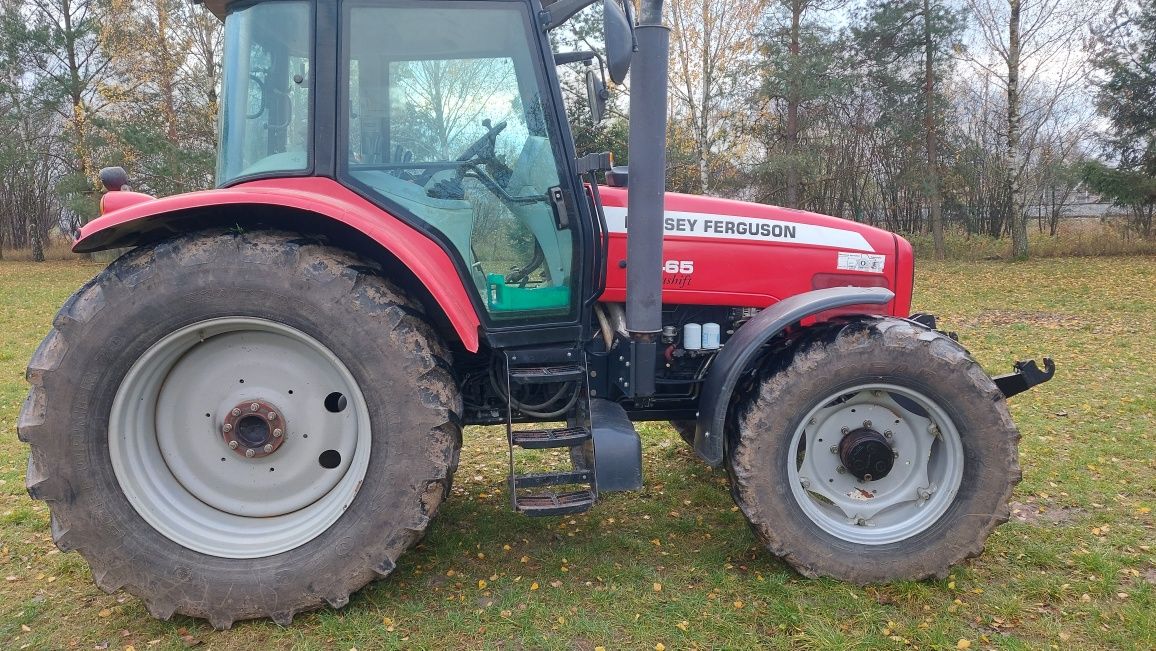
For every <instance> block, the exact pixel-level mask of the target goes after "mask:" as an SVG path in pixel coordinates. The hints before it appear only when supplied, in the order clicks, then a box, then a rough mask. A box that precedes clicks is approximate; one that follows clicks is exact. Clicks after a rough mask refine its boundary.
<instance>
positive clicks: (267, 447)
mask: <svg viewBox="0 0 1156 651" xmlns="http://www.w3.org/2000/svg"><path fill="white" fill-rule="evenodd" d="M261 449H262V450H264V451H265V454H269V453H270V452H272V451H273V444H272V443H266V444H265V447H263V448H261Z"/></svg>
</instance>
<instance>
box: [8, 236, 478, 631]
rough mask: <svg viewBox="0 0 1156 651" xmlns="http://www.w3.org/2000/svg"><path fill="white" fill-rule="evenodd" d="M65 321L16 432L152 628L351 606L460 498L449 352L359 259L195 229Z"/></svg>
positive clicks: (75, 534)
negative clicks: (452, 489)
mask: <svg viewBox="0 0 1156 651" xmlns="http://www.w3.org/2000/svg"><path fill="white" fill-rule="evenodd" d="M53 326H54V327H53V330H52V331H51V332H50V333H49V334H48V336H47V337H46V338H45V340H44V341H43V342H42V343H41V345H40V347H39V348H38V349H37V351H36V353H35V355H34V356H33V358H32V361H31V362H30V363H29V367H28V379H29V381H30V383H31V384H32V387H31V391H30V393H29V396H28V398H27V400H26V401H25V404H24V407H23V409H22V411H21V414H20V420H19V426H18V431H19V435H20V438H21V440H24V441H26V442H28V443H30V444H31V448H32V450H31V456H30V458H29V462H28V475H27V486H28V491H29V493H30V494H31V495H32V496H33V497H34V498H37V499H42V500H45V501H46V502H48V504H49V506H50V509H51V525H52V536H53V539H54V540H55V542H56V544H57V546H58V547H60V548H61V549H62V550H65V551H68V550H73V549H75V550H76V551H78V552H80V554H81V555H82V556H84V558H85V559H86V560H87V561H88V563H89V565H90V566H91V568H92V573H93V577H94V578H95V580H96V583H97V585H99V586H100V587H101V588H102V589H104V590H106V591H109V592H112V591H115V590H117V589H119V588H122V587H123V588H124V589H125V590H126V591H128V592H130V593H132V594H134V595H136V596H138V597H140V598H141V599H143V600H144V601H145V603H146V605H147V607H148V609H149V612H150V613H152V615H153V616H155V617H158V618H160V619H168V618H169V617H170V616H171V615H173V614H174V613H181V614H184V615H189V616H193V617H201V618H205V619H207V620H209V622H210V623H211V624H212V625H213V626H214V627H215V628H218V629H221V628H228V627H229V626H231V625H232V623H233V622H234V621H236V620H240V619H250V618H257V617H271V618H272V619H274V620H275V621H276V622H278V623H280V624H288V623H290V622H291V621H292V618H293V616H294V614H296V613H298V612H302V611H305V610H310V609H314V608H317V607H320V606H322V605H324V604H329V605H330V606H332V607H334V608H340V607H342V606H344V605H345V604H346V603H347V602H348V600H349V595H350V593H351V592H353V591H355V590H358V589H359V588H361V587H362V586H364V585H365V584H366V583H368V582H369V581H370V580H372V579H374V578H376V577H382V576H386V575H388V574H389V573H390V572H391V571H392V570H393V568H394V563H395V561H396V560H397V558H398V556H399V555H400V554H401V553H402V552H403V551H405V549H407V548H408V547H410V546H411V545H412V544H414V543H415V542H416V541H417V540H418V539H419V538H420V537H421V536H422V535H423V532H424V531H425V529H426V527H427V525H428V524H429V522H430V519H431V518H433V517H434V516H435V514H436V513H437V510H438V507H439V505H440V504H441V502H442V500H443V499H444V497H445V496H446V494H447V493H448V491H449V482H450V479H451V476H452V473H453V471H454V470H455V469H456V466H457V462H458V453H459V450H460V447H461V428H460V419H459V416H458V415H459V414H460V412H461V398H460V396H459V394H458V390H457V386H456V384H455V382H454V380H453V377H452V375H451V373H450V371H449V369H450V368H451V367H450V365H449V362H448V352H447V350H446V348H445V346H444V344H443V343H442V342H441V341H440V339H439V337H438V336H437V334H436V333H435V332H434V331H433V330H432V329H431V328H430V326H429V325H428V324H427V323H426V322H425V320H424V318H423V317H422V314H421V308H420V306H419V305H418V304H417V303H416V302H414V301H413V300H411V299H409V298H408V297H407V296H406V295H405V294H404V292H402V291H401V290H400V289H398V288H397V287H395V286H394V285H392V284H391V283H389V282H388V281H387V280H385V279H384V278H382V277H380V276H378V275H376V273H375V271H374V269H373V267H372V265H371V264H370V263H367V262H366V261H364V260H361V259H358V258H356V257H355V256H353V255H351V254H349V253H347V252H344V251H341V250H338V249H334V248H330V247H326V246H321V245H318V244H317V243H315V242H313V241H310V240H307V239H305V238H302V237H300V236H296V235H292V234H288V233H275V232H255V233H244V234H238V233H233V232H221V231H213V232H206V233H196V234H188V235H181V236H178V237H175V238H172V239H170V240H166V241H164V242H161V243H159V244H156V245H154V246H148V247H142V248H139V249H136V250H134V251H131V252H129V253H128V254H126V255H125V256H123V257H121V258H120V259H119V260H117V261H116V262H114V263H112V264H111V265H109V267H107V268H106V269H105V270H104V271H102V272H101V273H100V274H99V275H98V276H97V277H96V278H94V279H93V280H92V281H90V282H89V283H88V284H87V285H85V286H84V287H83V288H81V289H80V291H78V292H77V293H76V294H75V295H74V296H73V297H72V298H71V299H69V300H68V302H67V303H66V304H65V305H64V307H63V308H61V310H60V312H59V314H58V315H57V317H56V319H55V321H54V324H53ZM246 378H248V384H246V383H245V380H246ZM249 401H252V402H251V403H250V402H249ZM249 404H253V405H259V408H258V409H255V410H252V411H253V413H250V412H246V411H245V407H246V405H249ZM234 405H235V406H234ZM271 412H273V413H271ZM253 414H256V415H257V416H261V417H262V418H254V417H253ZM263 419H264V420H263ZM265 420H268V422H269V424H268V425H266V424H265ZM226 423H228V424H230V426H229V427H228V428H226V427H225V424H226ZM234 424H235V425H234ZM310 435H312V438H310ZM230 436H231V438H230ZM190 442H192V444H190ZM234 443H238V445H236V446H234V445H233V444H234ZM282 443H283V445H282ZM231 446H232V447H231ZM319 449H320V450H322V452H321V453H320V454H318V450H319ZM246 450H248V451H249V452H253V454H251V455H247V454H246ZM258 471H260V472H258ZM274 471H276V472H274ZM338 475H340V476H338ZM234 479H235V481H233V480H234ZM271 523H275V524H276V526H274V525H273V524H271Z"/></svg>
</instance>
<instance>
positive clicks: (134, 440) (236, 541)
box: [109, 317, 371, 558]
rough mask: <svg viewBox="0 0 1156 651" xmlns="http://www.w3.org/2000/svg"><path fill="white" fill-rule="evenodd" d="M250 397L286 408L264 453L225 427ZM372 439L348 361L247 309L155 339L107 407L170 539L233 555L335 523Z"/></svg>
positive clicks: (131, 484)
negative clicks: (232, 437)
mask: <svg viewBox="0 0 1156 651" xmlns="http://www.w3.org/2000/svg"><path fill="white" fill-rule="evenodd" d="M334 395H339V396H341V397H342V398H343V400H342V399H338V398H334V397H333V396H334ZM249 401H260V403H261V404H268V405H273V406H275V407H276V411H278V412H280V413H277V414H276V418H277V419H278V420H277V421H276V422H277V424H278V425H280V426H281V428H283V430H281V431H282V432H283V433H282V434H280V435H279V436H280V437H281V438H282V439H283V444H281V442H280V441H279V442H278V443H279V447H277V448H276V449H275V450H274V451H272V452H269V453H267V454H265V455H264V456H256V457H246V456H245V455H244V454H243V452H244V450H245V447H244V446H241V447H239V448H237V449H233V448H230V446H229V444H228V443H227V441H226V438H227V435H226V434H223V425H224V423H225V422H226V421H227V419H228V418H229V414H230V412H231V409H233V408H234V407H235V406H238V405H244V404H247V403H248V402H249ZM254 404H256V402H254ZM334 410H336V411H334ZM206 414H208V416H206ZM234 420H235V418H234ZM281 428H279V429H281ZM272 432H273V428H271V427H270V428H269V429H268V433H267V434H266V438H268V437H270V436H272ZM270 440H271V439H270ZM370 442H371V435H370V423H369V410H368V408H367V406H366V402H365V398H364V396H363V395H362V392H361V390H360V388H359V387H358V385H357V383H356V381H355V380H354V379H353V376H352V374H350V373H349V370H348V369H347V368H346V367H345V365H344V364H343V363H342V362H341V360H339V359H338V358H337V357H336V356H335V355H334V354H333V353H332V352H331V351H330V350H329V349H328V348H326V347H325V346H324V345H322V344H321V343H320V342H318V341H317V340H316V339H314V338H312V337H310V336H309V335H307V334H305V333H303V332H301V331H299V330H297V329H294V328H291V327H289V326H286V325H283V324H279V323H275V322H273V321H269V320H266V319H257V318H248V317H234V318H221V319H212V320H208V321H203V322H200V323H196V324H193V325H190V326H187V327H185V328H182V329H180V330H178V331H176V332H173V333H172V334H170V335H168V336H166V337H164V338H163V339H161V340H160V341H158V342H157V343H156V344H154V345H153V346H151V347H150V348H149V349H148V350H147V351H145V353H144V354H143V355H142V356H141V357H140V358H139V359H138V360H137V361H136V363H134V364H133V365H132V367H131V368H130V369H129V371H128V373H127V374H126V375H125V377H124V380H123V381H122V382H121V385H120V388H119V389H118V390H117V393H116V397H115V398H114V400H113V405H112V410H111V413H110V416H109V454H110V457H111V461H112V467H113V472H114V473H115V475H116V478H117V481H118V482H119V483H120V487H121V489H122V491H123V492H124V494H125V496H126V497H127V498H128V500H129V502H130V503H131V504H132V506H133V508H135V509H136V511H137V513H139V514H140V516H141V517H142V518H144V519H145V521H146V522H148V523H149V524H150V525H151V526H152V527H153V528H154V529H156V530H157V531H158V532H159V533H161V534H162V535H164V536H165V537H166V538H168V539H169V540H172V541H173V542H176V543H177V544H180V545H182V546H184V547H187V548H189V549H191V550H194V551H197V552H201V553H204V554H208V555H211V556H217V557H222V558H258V557H263V556H271V555H273V554H278V553H281V552H285V551H288V550H290V549H293V548H296V547H299V546H300V545H303V544H305V543H306V542H309V541H310V540H312V539H314V538H316V537H317V536H319V535H320V534H321V533H323V532H324V531H326V530H327V529H329V527H330V526H332V525H333V523H334V522H336V521H337V519H338V518H339V517H341V514H342V513H344V511H345V509H346V508H347V507H348V506H349V504H350V503H351V502H352V501H353V498H354V496H355V495H356V494H357V491H358V489H359V488H360V487H361V482H362V480H363V479H364V478H365V474H366V470H367V468H368V467H369V451H370ZM257 453H258V455H260V454H262V448H260V447H258V448H257ZM323 463H324V465H323Z"/></svg>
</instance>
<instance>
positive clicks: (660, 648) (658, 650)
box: [654, 642, 666, 651]
mask: <svg viewBox="0 0 1156 651" xmlns="http://www.w3.org/2000/svg"><path fill="white" fill-rule="evenodd" d="M654 651H666V645H665V644H663V643H662V642H659V643H658V644H655V645H654Z"/></svg>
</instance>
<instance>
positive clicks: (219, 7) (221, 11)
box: [193, 0, 229, 21]
mask: <svg viewBox="0 0 1156 651" xmlns="http://www.w3.org/2000/svg"><path fill="white" fill-rule="evenodd" d="M193 4H203V5H205V7H206V8H207V9H208V10H209V11H211V12H213V15H214V16H216V17H217V18H219V19H221V20H222V21H223V20H225V5H227V4H229V0H193Z"/></svg>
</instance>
